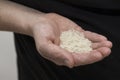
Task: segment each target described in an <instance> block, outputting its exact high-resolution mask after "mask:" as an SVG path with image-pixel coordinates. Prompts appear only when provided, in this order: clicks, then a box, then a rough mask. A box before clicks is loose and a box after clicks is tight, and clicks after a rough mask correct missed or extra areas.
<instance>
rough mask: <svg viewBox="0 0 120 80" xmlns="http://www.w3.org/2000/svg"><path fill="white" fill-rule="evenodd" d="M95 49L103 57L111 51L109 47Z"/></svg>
mask: <svg viewBox="0 0 120 80" xmlns="http://www.w3.org/2000/svg"><path fill="white" fill-rule="evenodd" d="M96 50H97V51H99V52H100V53H101V54H102V55H103V57H106V56H108V55H109V54H110V53H111V49H110V48H107V47H101V48H98V49H96Z"/></svg>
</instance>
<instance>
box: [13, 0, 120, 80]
mask: <svg viewBox="0 0 120 80" xmlns="http://www.w3.org/2000/svg"><path fill="white" fill-rule="evenodd" d="M11 1H14V2H17V3H19V4H22V5H25V6H28V7H31V8H34V9H37V10H40V11H43V12H46V13H48V12H55V13H58V14H60V15H63V16H65V17H67V18H69V19H71V20H73V21H74V22H76V23H77V24H78V25H80V26H82V28H83V29H86V30H90V31H94V32H97V33H100V34H102V35H105V36H106V37H107V38H108V39H109V40H110V41H112V42H113V48H112V53H111V55H110V56H108V57H107V58H105V59H104V60H102V61H99V62H96V63H94V64H89V65H85V66H79V67H75V68H72V69H69V68H67V67H61V66H57V65H55V64H54V63H53V62H51V61H49V60H46V59H45V58H43V57H41V56H40V54H39V53H38V52H37V50H36V47H35V42H34V39H33V38H31V37H29V36H26V35H22V34H17V33H15V43H16V50H17V61H18V72H19V80H120V50H119V48H120V31H119V30H120V28H119V27H120V0H11Z"/></svg>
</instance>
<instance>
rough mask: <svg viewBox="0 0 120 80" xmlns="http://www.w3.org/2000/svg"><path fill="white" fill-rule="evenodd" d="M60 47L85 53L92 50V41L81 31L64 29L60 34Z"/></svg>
mask: <svg viewBox="0 0 120 80" xmlns="http://www.w3.org/2000/svg"><path fill="white" fill-rule="evenodd" d="M60 41H61V42H60V47H61V48H64V49H66V50H68V51H70V52H75V53H87V52H90V51H92V48H91V45H92V42H91V41H90V40H88V39H87V38H85V36H84V34H83V33H82V32H79V31H77V30H74V29H70V30H68V31H64V32H62V33H61V35H60Z"/></svg>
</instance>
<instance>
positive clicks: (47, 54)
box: [0, 0, 112, 68]
mask: <svg viewBox="0 0 120 80" xmlns="http://www.w3.org/2000/svg"><path fill="white" fill-rule="evenodd" d="M71 28H73V29H75V30H78V31H82V32H84V34H85V37H86V38H88V39H89V40H91V41H92V42H93V44H92V48H93V51H91V52H90V53H88V54H80V53H70V52H68V51H66V50H64V49H62V48H60V47H59V44H60V39H59V37H60V34H61V32H63V31H66V30H68V29H71ZM0 30H1V31H11V32H16V33H20V34H25V35H28V36H31V37H33V38H34V40H35V43H36V49H37V51H38V52H39V53H40V55H41V56H42V57H44V58H46V59H48V60H50V61H52V62H54V63H55V64H57V65H60V66H67V67H69V68H73V67H76V66H80V65H87V64H91V63H94V62H97V61H100V60H102V59H103V58H105V57H107V56H108V55H109V54H110V52H111V47H112V42H110V41H109V40H107V38H106V37H105V36H103V35H100V34H97V33H94V32H91V31H87V30H84V29H82V28H81V26H79V25H77V24H76V23H74V22H73V21H71V20H70V19H68V18H66V17H64V16H61V15H59V14H56V13H43V12H40V11H37V10H34V9H32V8H28V7H26V6H23V5H20V4H16V3H13V2H11V1H4V0H3V1H0Z"/></svg>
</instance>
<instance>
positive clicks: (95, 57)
mask: <svg viewBox="0 0 120 80" xmlns="http://www.w3.org/2000/svg"><path fill="white" fill-rule="evenodd" d="M73 58H74V62H75V66H80V65H86V64H91V63H94V62H97V61H100V60H102V59H103V56H102V54H101V53H100V52H98V51H96V50H93V51H91V52H90V53H73Z"/></svg>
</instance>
